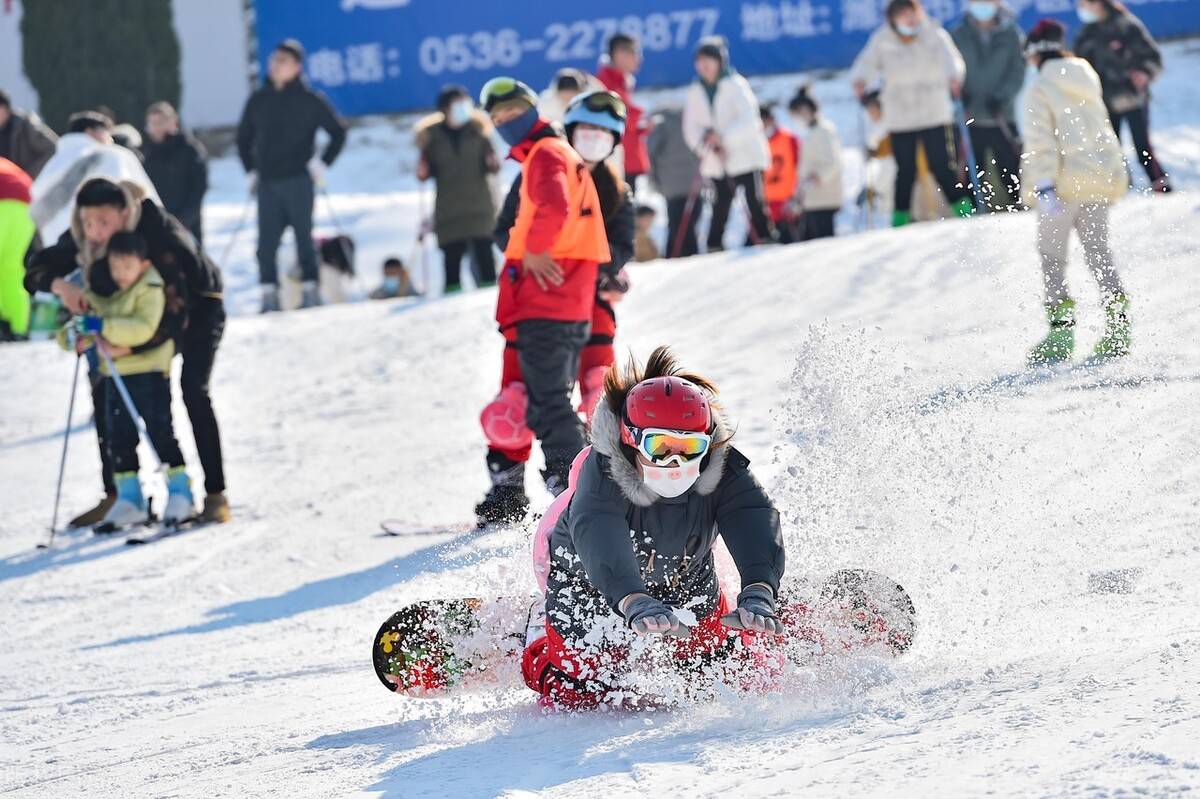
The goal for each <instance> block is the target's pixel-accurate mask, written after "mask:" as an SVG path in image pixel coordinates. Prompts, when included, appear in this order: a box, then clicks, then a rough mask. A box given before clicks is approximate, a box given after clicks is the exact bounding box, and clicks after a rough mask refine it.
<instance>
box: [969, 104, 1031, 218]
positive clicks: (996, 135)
mask: <svg viewBox="0 0 1200 799" xmlns="http://www.w3.org/2000/svg"><path fill="white" fill-rule="evenodd" d="M1010 130H1011V129H1010ZM970 131H971V149H972V150H974V151H975V160H976V162H977V163H978V165H979V169H980V171H981V172H983V173H984V177H983V178H982V180H987V171H988V167H989V166H990V165H993V164H994V165H995V167H996V171H997V172H999V173H1000V182H1001V185H1000V186H992V187H990V190H989V187H988V186H987V185H986V184H985V185H984V187H983V195H984V199H985V200H986V201H987V203H988V205H990V206H992V207H993V208H1007V207H1011V206H1015V205H1017V204H1019V203H1020V201H1021V190H1020V186H1021V142H1019V141H1013V140H1012V139H1010V138H1009V136H1008V133H1006V132H1005V131H1004V129H1003V128H999V127H995V126H991V127H987V126H981V125H979V124H978V123H976V124H974V125H972V126H971V128H970Z"/></svg>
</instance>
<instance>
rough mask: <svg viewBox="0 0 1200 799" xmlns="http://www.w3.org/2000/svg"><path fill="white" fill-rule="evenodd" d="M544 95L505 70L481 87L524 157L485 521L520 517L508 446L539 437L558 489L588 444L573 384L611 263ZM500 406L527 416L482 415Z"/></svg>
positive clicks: (577, 163) (481, 517)
mask: <svg viewBox="0 0 1200 799" xmlns="http://www.w3.org/2000/svg"><path fill="white" fill-rule="evenodd" d="M610 99H616V100H617V102H620V100H619V98H610ZM537 102H538V97H537V94H536V93H535V92H534V91H533V89H531V88H529V87H528V86H527V85H525V84H524V83H522V82H521V81H519V80H515V79H513V78H510V77H497V78H493V79H492V80H490V81H488V82H487V83H486V84H485V85H484V87H483V89H482V91H481V92H480V95H479V104H480V106H481V107H482V108H483V110H484V112H485V113H487V114H488V115H489V116H490V117H491V121H492V124H493V125H495V127H496V132H497V133H498V134H499V135H500V138H501V139H503V140H504V141H505V142H506V143H507V144H508V145H509V148H510V149H509V152H508V157H509V158H511V159H512V160H514V161H516V162H517V163H518V164H520V165H521V177H520V179H521V188H520V193H519V201H518V210H517V213H516V216H515V219H514V221H513V223H512V225H511V226H510V227H509V229H508V231H507V243H506V244H505V247H504V267H503V269H502V271H501V274H500V278H499V284H500V290H499V294H498V296H497V299H496V322H497V324H498V325H499V327H500V332H501V333H502V334H503V336H504V341H505V349H504V366H503V370H502V373H501V382H500V389H501V391H500V395H499V396H498V397H496V399H495V400H493V401H492V402H491V403H489V404H488V406H487V407H486V408H485V409H484V413H483V416H482V417H481V421H482V422H483V423H484V432H485V435H486V436H487V443H488V450H489V452H488V456H487V467H488V472H489V475H490V477H491V482H492V485H491V488H490V489H489V491H488V494H487V496H486V497H485V498H484V500H483V501H482V502H480V503H479V504H478V505H477V506H476V508H475V513H476V517H477V519H478V523H479V525H480V527H485V526H488V525H494V524H511V523H516V522H519V521H520V520H521V519H523V518H524V517H525V514H526V512H527V511H528V509H529V499H528V497H526V495H525V486H524V483H525V464H524V463H523V462H520V461H519V460H518V459H515V458H513V457H510V456H508V455H505V454H504V453H505V452H509V453H513V452H516V451H520V450H522V449H523V448H525V447H528V446H529V445H530V443H532V439H533V437H535V436H536V437H537V439H538V440H539V441H540V442H541V445H542V453H543V455H544V456H545V459H546V468H545V470H544V471H543V472H542V477H543V479H544V480H545V483H546V488H547V489H548V490H549V491H550V492H551V493H552V494H555V495H558V494H559V493H561V492H562V491H564V490H565V489H566V486H567V477H568V474H569V472H570V468H571V461H572V460H573V459H574V458H575V456H576V455H577V454H578V453H579V451H580V450H581V449H583V444H584V439H583V425H582V422H581V421H580V419H579V416H578V415H577V414H576V412H575V408H574V406H573V404H572V402H571V399H572V392H573V391H574V389H575V380H576V377H577V375H578V372H579V366H580V357H581V354H582V351H583V348H584V345H585V344H586V343H587V341H588V332H589V327H590V324H591V320H592V314H593V306H594V304H595V296H596V284H597V280H598V278H599V275H600V264H603V263H607V262H609V261H610V260H612V258H611V254H610V250H609V246H608V237H607V232H606V230H605V227H604V214H603V209H602V207H601V203H600V198H599V195H598V194H597V191H596V184H595V183H594V182H593V180H592V174H591V171H590V170H589V169H588V168H587V164H586V163H585V161H584V159H583V157H582V156H581V155H580V154H579V153H578V152H576V151H575V149H573V148H572V147H571V145H570V143H568V142H567V140H566V139H565V138H564V137H563V133H562V129H561V128H559V127H558V126H557V125H553V124H551V123H550V122H549V121H547V120H546V119H544V118H542V117H540V116H539V115H538V111H537ZM622 110H623V109H622ZM498 403H499V404H500V405H502V406H503V407H502V408H497V404H498ZM503 414H508V415H510V417H511V418H513V419H516V420H520V419H524V421H525V423H526V424H525V425H519V424H517V425H505V426H501V425H489V424H488V423H487V420H488V419H489V418H491V417H492V416H494V415H503Z"/></svg>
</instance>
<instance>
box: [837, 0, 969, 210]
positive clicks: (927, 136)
mask: <svg viewBox="0 0 1200 799" xmlns="http://www.w3.org/2000/svg"><path fill="white" fill-rule="evenodd" d="M886 13H887V24H885V25H883V26H882V27H881V28H879V29H878V30H877V31H875V33H874V34H872V35H871V38H870V39H869V40H868V41H867V46H866V47H865V48H863V50H862V52H861V53H859V54H858V58H856V59H855V61H854V66H852V67H851V69H850V75H851V79H852V80H853V85H854V93H855V94H856V95H858V97H859V98H860V99H861V98H862V96H863V95H864V94H865V93H866V91H867V87H868V86H869V85H870V84H876V83H881V84H882V92H881V99H882V102H883V115H884V124H885V125H886V127H887V130H888V134H889V135H890V138H891V143H892V153H893V156H894V157H895V159H896V191H895V201H894V203H893V210H892V225H893V226H894V227H900V226H903V225H907V224H909V222H911V221H912V211H911V209H912V191H913V184H914V182H915V181H916V178H917V148H918V147H920V148H921V149H923V150H924V152H925V156H926V158H927V159H928V162H929V168H930V169H931V170H932V172H933V175H934V177H935V178H936V180H937V182H938V185H939V186H940V187H941V189H942V192H943V193H944V194H945V195H946V201H947V202H948V203H949V204H950V206H951V209H952V211H953V213H955V214H956V215H957V216H960V217H966V216H971V215H972V214H974V213H975V205H974V201H973V199H972V196H971V192H970V189H968V188H967V187H966V186H964V185H963V182H962V178H961V177H960V174H959V169H960V168H959V156H958V146H957V143H956V135H955V130H954V126H955V106H954V102H952V100H953V99H954V98H958V97H959V96H961V94H962V84H963V77H964V74H965V67H964V65H963V60H962V56H961V55H960V54H959V52H958V48H957V47H955V46H954V42H953V41H952V40H951V39H950V35H949V34H948V33H946V31H945V30H944V29H943V28H942V26H941V25H939V24H938V23H937V22H936V21H935V20H933V19H931V18H930V17H929V15H928V14H926V13H925V10H924V8H923V7H922V6H921V2H920V0H889V2H888V4H887V10H886Z"/></svg>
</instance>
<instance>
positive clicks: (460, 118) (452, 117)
mask: <svg viewBox="0 0 1200 799" xmlns="http://www.w3.org/2000/svg"><path fill="white" fill-rule="evenodd" d="M446 119H447V120H448V121H449V122H450V124H451V125H452V126H454V127H456V128H461V127H462V126H463V125H465V124H467V123H468V122H470V121H471V101H470V100H455V101H454V102H452V103H451V104H450V108H449V109H448V110H447V112H446Z"/></svg>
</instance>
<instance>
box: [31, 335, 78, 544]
mask: <svg viewBox="0 0 1200 799" xmlns="http://www.w3.org/2000/svg"><path fill="white" fill-rule="evenodd" d="M82 360H83V353H78V354H77V355H76V356H75V373H74V376H73V377H72V378H71V401H70V404H68V405H67V427H66V429H65V430H63V445H62V455H61V456H59V459H58V484H57V485H56V486H55V488H54V516H52V517H51V519H50V537H49V538H48V539H47V540H46V542H45V543H43V544H38V549H49V548H50V547H51V546H52V545H53V544H54V535H55V533H57V532H58V502H59V500H60V499H61V498H62V484H63V475H64V474H65V473H66V470H67V444H68V443H69V442H70V441H71V421H72V420H73V419H74V417H75V390H76V389H77V388H78V387H79V364H80V362H81V361H82Z"/></svg>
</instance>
